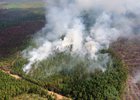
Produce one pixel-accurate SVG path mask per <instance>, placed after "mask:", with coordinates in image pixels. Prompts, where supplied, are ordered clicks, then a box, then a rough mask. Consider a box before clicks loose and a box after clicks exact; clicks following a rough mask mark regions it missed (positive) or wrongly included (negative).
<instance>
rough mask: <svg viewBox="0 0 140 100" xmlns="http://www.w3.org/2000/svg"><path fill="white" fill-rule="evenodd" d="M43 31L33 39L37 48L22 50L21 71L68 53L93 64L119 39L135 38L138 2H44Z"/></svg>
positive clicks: (70, 0)
mask: <svg viewBox="0 0 140 100" xmlns="http://www.w3.org/2000/svg"><path fill="white" fill-rule="evenodd" d="M45 2H46V20H47V24H46V25H45V27H44V28H43V29H42V30H41V31H40V32H38V36H37V37H35V41H36V44H37V47H36V48H33V49H32V50H30V51H27V50H25V51H26V52H25V51H24V55H26V58H28V61H29V63H28V64H27V65H25V67H24V69H23V70H24V71H25V72H29V71H30V69H31V68H32V65H33V64H35V63H36V62H40V61H42V60H44V59H46V58H47V57H49V56H50V55H52V54H53V53H54V52H56V51H57V52H64V51H70V52H71V54H77V55H80V56H85V55H87V54H88V55H89V58H91V59H94V60H96V59H97V58H98V51H99V50H101V49H104V48H108V47H109V45H110V43H111V42H112V41H115V40H117V38H118V37H120V36H125V37H126V36H129V35H131V34H134V33H135V34H138V33H139V30H137V31H136V30H135V29H137V28H138V26H140V20H139V17H140V10H139V9H140V1H139V0H123V1H122V0H46V1H45Z"/></svg>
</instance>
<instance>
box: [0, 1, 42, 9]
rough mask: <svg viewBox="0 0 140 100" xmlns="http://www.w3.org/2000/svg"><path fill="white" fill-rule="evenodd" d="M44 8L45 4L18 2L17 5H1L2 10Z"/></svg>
mask: <svg viewBox="0 0 140 100" xmlns="http://www.w3.org/2000/svg"><path fill="white" fill-rule="evenodd" d="M42 7H44V3H43V2H41V1H40V2H21V3H20V2H17V3H15V2H14V3H4V4H1V7H0V8H4V9H19V8H22V9H26V8H42Z"/></svg>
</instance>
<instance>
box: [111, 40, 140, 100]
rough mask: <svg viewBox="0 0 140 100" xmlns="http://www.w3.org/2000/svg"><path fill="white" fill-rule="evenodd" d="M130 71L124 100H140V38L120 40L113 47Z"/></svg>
mask: <svg viewBox="0 0 140 100" xmlns="http://www.w3.org/2000/svg"><path fill="white" fill-rule="evenodd" d="M112 48H113V49H114V50H115V51H116V52H117V53H118V54H119V55H120V57H121V58H122V60H123V61H124V62H125V63H126V65H127V66H128V70H129V76H128V80H127V84H126V85H127V87H126V90H125V93H124V97H123V100H140V86H138V84H140V37H133V38H132V39H120V40H118V41H117V42H115V43H114V44H113V45H112Z"/></svg>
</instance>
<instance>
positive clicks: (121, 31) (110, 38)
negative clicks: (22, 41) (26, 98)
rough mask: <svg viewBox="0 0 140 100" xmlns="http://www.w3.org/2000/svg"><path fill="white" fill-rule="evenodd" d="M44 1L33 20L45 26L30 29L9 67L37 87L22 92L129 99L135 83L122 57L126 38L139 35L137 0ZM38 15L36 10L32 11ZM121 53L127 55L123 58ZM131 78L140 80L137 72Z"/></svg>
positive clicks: (139, 5) (139, 6)
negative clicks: (31, 30)
mask: <svg viewBox="0 0 140 100" xmlns="http://www.w3.org/2000/svg"><path fill="white" fill-rule="evenodd" d="M26 2H27V1H26ZM36 2H37V1H36ZM42 2H43V4H44V5H43V8H42V9H43V11H44V12H43V16H41V14H38V15H37V18H36V19H38V20H40V21H41V22H43V23H44V26H43V25H41V26H43V27H42V28H40V30H38V31H36V32H34V34H33V33H30V34H33V35H31V36H30V37H28V39H29V42H28V46H27V45H26V47H25V48H24V49H22V50H20V51H18V56H17V57H16V60H14V62H12V65H11V68H9V69H10V73H13V75H18V77H20V80H24V81H27V82H25V84H34V85H35V86H33V87H29V88H25V91H26V93H27V94H39V96H41V97H44V98H45V99H46V98H51V99H50V100H52V99H54V100H60V99H59V98H57V96H56V97H55V96H48V94H46V90H48V91H51V93H52V91H53V92H55V93H54V94H56V93H58V94H61V95H62V96H65V97H66V98H68V99H74V100H123V99H124V100H131V99H130V98H127V96H128V93H125V92H127V91H126V88H127V86H126V84H127V85H128V86H129V85H132V84H133V83H131V82H130V83H128V81H132V80H131V79H130V77H129V76H131V74H130V73H131V71H130V68H129V64H130V63H129V64H128V63H127V61H126V60H127V58H126V57H129V55H130V54H128V53H127V50H124V49H123V46H124V47H125V45H123V44H124V42H125V39H126V40H127V41H131V40H133V38H135V37H137V38H138V37H140V34H139V33H140V29H139V28H140V19H139V18H140V11H139V9H140V2H139V1H138V0H133V1H132V0H123V1H121V0H114V1H111V0H44V1H42ZM33 8H34V7H33ZM36 13H37V11H36V9H35V12H33V14H36ZM38 16H40V17H38ZM41 18H44V19H45V20H44V19H41ZM32 27H33V26H32ZM21 28H22V27H21ZM28 29H29V28H28ZM23 34H24V33H23ZM121 39H122V40H121ZM119 43H121V44H122V45H123V46H122V45H121V44H119ZM137 43H139V41H138V42H137ZM127 47H129V46H127ZM127 47H126V48H127ZM121 50H122V51H121ZM19 52H20V53H19ZM123 52H125V53H126V54H125V57H124V56H123ZM138 53H140V52H138ZM15 55H16V54H15ZM129 58H130V57H129ZM4 59H5V58H4ZM125 61H126V62H125ZM134 62H135V61H134ZM130 65H131V64H130ZM137 67H139V66H137ZM132 76H133V75H132ZM133 77H137V80H140V79H139V74H138V72H137V74H136V75H134V76H133ZM129 79H130V80H129ZM134 80H135V81H136V79H134ZM28 82H29V83H28ZM23 83H24V82H23ZM136 84H138V82H137V83H135V85H134V84H133V86H134V88H135V86H136ZM133 86H132V87H133ZM138 86H139V85H138ZM138 86H137V88H138ZM18 88H19V90H20V87H18ZM40 88H41V89H40ZM38 89H40V90H38ZM21 90H22V89H21ZM36 90H37V91H36ZM48 93H50V92H48ZM17 94H20V92H19V93H17ZM13 96H14V97H15V96H17V95H14V94H13ZM131 96H132V97H133V95H131ZM11 97H12V96H11ZM17 97H18V96H17ZM124 97H126V98H124ZM137 98H138V100H139V99H140V97H138V96H137ZM17 100H18V99H17Z"/></svg>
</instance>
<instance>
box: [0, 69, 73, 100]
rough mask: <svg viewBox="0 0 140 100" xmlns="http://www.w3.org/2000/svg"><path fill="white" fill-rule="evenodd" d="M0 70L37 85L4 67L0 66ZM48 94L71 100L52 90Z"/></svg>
mask: <svg viewBox="0 0 140 100" xmlns="http://www.w3.org/2000/svg"><path fill="white" fill-rule="evenodd" d="M0 70H1V71H2V72H4V73H6V74H8V75H10V76H11V77H13V78H15V79H17V80H19V79H23V80H26V81H28V82H30V83H32V84H35V85H38V84H36V83H34V82H31V81H29V80H27V79H25V78H23V77H21V76H19V75H16V74H13V73H11V71H10V70H7V69H5V68H4V67H0ZM38 86H39V85H38ZM40 87H41V86H40ZM42 88H43V87H42ZM48 94H49V95H52V96H54V97H55V99H56V100H71V99H70V98H67V97H65V96H62V95H60V94H58V93H55V92H53V91H48Z"/></svg>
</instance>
